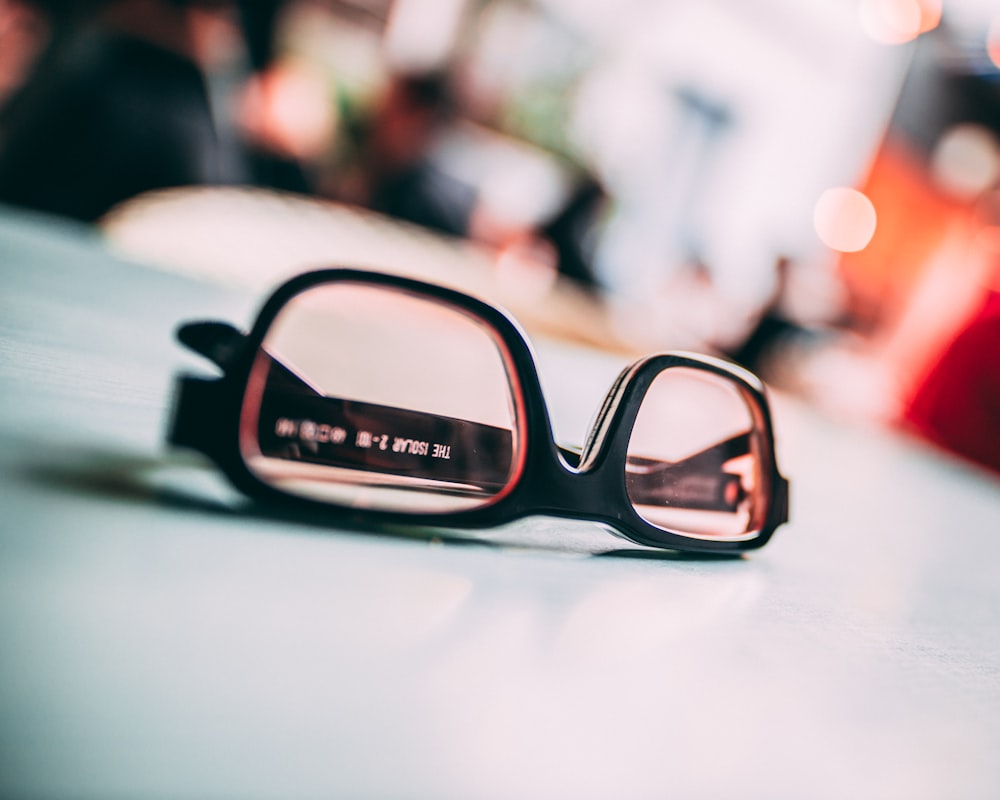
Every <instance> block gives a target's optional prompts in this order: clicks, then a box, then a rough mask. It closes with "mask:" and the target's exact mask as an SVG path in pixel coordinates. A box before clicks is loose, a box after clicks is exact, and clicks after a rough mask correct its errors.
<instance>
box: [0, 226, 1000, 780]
mask: <svg viewBox="0 0 1000 800" xmlns="http://www.w3.org/2000/svg"><path fill="white" fill-rule="evenodd" d="M0 287H2V288H0V506H2V508H3V517H2V519H3V522H2V525H0V641H2V643H3V644H2V648H0V796H14V797H74V798H81V797H100V798H114V797H127V798H137V797H171V798H173V797H197V798H207V797H241V798H243V797H271V796H274V797H282V798H288V797H352V798H353V797H394V798H395V797H433V798H446V797H456V798H472V797H496V798H512V797H539V798H549V797H572V798H587V797H601V798H604V797H666V796H669V797H713V798H717V797H741V798H745V797H766V798H802V797H810V798H843V797H848V796H850V797H900V798H908V799H910V800H912V798H923V797H926V798H942V797H949V798H958V797H981V798H995V797H998V796H1000V759H998V758H997V756H996V753H997V749H998V747H1000V625H998V624H997V623H998V620H997V609H998V607H1000V484H998V483H997V481H996V479H995V478H992V477H990V476H988V475H985V474H983V473H980V472H978V471H977V470H975V469H973V468H971V467H968V466H965V465H963V464H960V463H958V462H956V461H953V460H950V459H948V458H946V457H944V456H942V455H940V454H937V453H935V452H933V451H931V450H929V449H927V448H925V447H923V446H921V445H919V444H917V443H915V442H912V441H908V440H905V439H902V438H900V437H897V436H894V435H892V434H890V433H887V432H884V431H880V430H874V429H870V428H861V427H850V426H847V425H845V424H843V423H839V422H835V421H831V420H829V419H826V418H824V417H822V416H821V415H819V414H818V413H816V412H814V411H812V410H810V409H809V408H806V407H803V406H802V405H800V404H798V403H796V402H795V401H794V400H791V399H789V398H784V397H778V398H776V424H777V433H778V437H779V452H780V455H781V457H782V459H783V463H782V467H783V469H784V471H785V472H786V473H787V474H788V475H789V476H790V478H791V480H792V498H791V499H792V515H793V521H792V523H791V524H790V525H788V526H787V527H785V528H783V529H781V530H780V531H779V532H778V534H777V535H776V536H775V539H774V540H773V541H772V543H771V544H770V545H768V547H767V548H765V549H764V550H762V551H760V552H758V553H755V554H753V555H752V556H750V557H747V558H743V559H737V560H710V559H697V558H680V557H676V556H674V557H672V556H671V555H670V554H666V553H652V552H650V551H645V550H641V549H633V548H629V547H628V546H627V545H625V543H623V542H622V541H620V540H618V539H615V538H613V537H611V536H610V535H608V534H606V533H605V532H604V531H603V530H601V529H600V528H598V527H596V526H593V525H589V524H584V523H568V522H564V521H555V520H548V519H530V520H525V521H522V522H520V523H517V524H515V525H510V526H507V527H504V528H501V529H498V530H495V531H489V532H481V533H469V532H465V533H457V532H453V531H443V530H426V529H419V530H407V529H401V530H392V531H386V532H383V533H373V532H371V531H359V530H349V529H342V528H337V527H333V526H320V525H317V524H314V523H311V522H308V521H306V520H302V519H295V518H289V517H282V516H279V515H277V514H276V513H274V512H271V511H268V510H267V509H262V508H259V507H256V506H254V505H253V504H252V503H250V502H249V501H246V500H244V499H243V498H241V497H240V496H239V495H237V494H236V493H235V492H234V491H232V490H231V489H229V488H228V487H227V486H226V484H225V483H224V482H222V480H221V479H220V478H219V477H218V476H217V475H216V473H215V472H214V471H213V470H211V469H210V468H208V467H207V466H206V465H205V464H204V463H203V462H200V461H198V460H197V459H196V458H195V457H193V456H188V455H184V454H178V453H174V452H170V451H168V450H167V449H166V448H165V447H164V445H163V443H162V436H163V429H164V424H165V416H166V414H167V409H168V406H169V397H170V387H171V383H172V376H173V375H174V374H175V373H176V372H177V371H178V370H180V369H192V368H194V369H205V367H204V365H203V364H200V363H199V362H198V361H197V360H196V359H194V358H193V357H191V356H189V355H187V354H185V353H184V352H183V351H182V350H181V349H180V348H179V347H178V346H176V345H175V344H174V342H173V338H172V331H173V328H174V327H175V325H176V323H177V322H178V321H180V320H183V319H190V318H198V317H207V318H221V319H229V320H231V321H233V322H235V323H237V324H241V325H247V324H248V323H249V322H250V321H251V319H252V316H253V314H254V312H255V310H256V308H257V307H258V305H259V303H260V301H261V300H262V296H261V293H260V292H257V291H253V290H250V289H249V288H247V287H244V288H242V289H240V288H233V287H232V286H227V285H224V284H220V283H212V282H211V281H208V280H198V279H196V278H193V277H191V276H190V275H186V276H183V275H179V274H171V273H170V272H168V271H164V270H162V269H155V268H151V267H147V266H141V265H139V264H136V263H129V262H126V261H124V260H121V259H120V258H118V257H115V256H113V255H111V254H110V253H109V252H108V250H107V248H106V246H105V244H104V242H103V241H102V240H101V239H100V238H99V236H98V235H97V234H96V233H95V232H94V231H92V230H90V229H84V228H77V227H72V226H62V227H60V226H55V225H53V224H51V222H50V221H48V220H45V219H42V218H38V217H33V216H27V215H24V214H21V213H19V212H14V211H12V210H9V209H8V210H3V211H0ZM536 346H537V350H538V355H539V361H540V369H541V372H542V380H543V385H544V388H545V389H546V390H547V392H548V394H549V399H550V401H551V404H552V407H553V416H554V418H555V419H554V422H555V425H556V429H557V432H559V433H560V434H561V435H563V436H565V437H567V438H569V439H575V438H579V436H581V435H582V431H583V426H584V425H585V424H586V422H587V419H588V418H589V417H590V415H591V413H592V412H593V410H594V407H595V406H596V404H597V403H598V402H599V401H600V399H601V397H602V394H603V392H604V390H605V389H606V388H607V386H608V385H609V384H610V381H611V379H612V377H613V376H614V374H615V373H616V372H617V370H618V368H619V366H620V363H621V361H620V357H618V356H613V355H608V354H601V353H598V352H595V351H589V350H586V349H584V348H581V347H579V346H577V345H569V344H566V343H560V342H558V341H555V340H551V339H541V338H540V339H539V340H538V341H536Z"/></svg>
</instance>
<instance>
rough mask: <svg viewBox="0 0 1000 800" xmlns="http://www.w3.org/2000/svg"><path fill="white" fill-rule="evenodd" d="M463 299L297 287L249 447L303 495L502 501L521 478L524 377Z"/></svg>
mask: <svg viewBox="0 0 1000 800" xmlns="http://www.w3.org/2000/svg"><path fill="white" fill-rule="evenodd" d="M509 363H510V359H509V357H508V355H507V352H506V350H505V346H504V345H503V343H502V341H501V340H500V339H499V338H498V335H497V334H496V333H495V332H494V331H493V330H492V329H491V328H489V327H488V326H486V325H485V324H484V323H482V322H481V321H479V320H478V319H476V318H475V317H473V316H470V315H469V314H467V313H465V312H464V311H462V310H461V309H459V308H457V307H454V306H451V305H449V304H447V303H445V302H442V301H440V300H435V299H429V298H424V297H420V296H417V295H414V294H410V293H407V292H405V291H403V290H400V289H396V288H390V287H380V286H369V285H364V284H355V283H349V282H344V283H335V284H327V285H324V286H318V287H315V288H313V289H310V290H307V291H305V292H303V293H301V294H299V295H297V296H295V297H294V298H293V299H292V300H291V301H289V303H288V304H287V305H286V306H285V307H284V308H283V309H282V311H281V312H280V313H279V315H278V316H277V318H276V319H275V320H274V322H273V324H272V326H271V328H270V329H269V330H268V332H267V335H266V337H265V339H264V341H263V344H262V347H261V349H260V351H259V352H258V354H257V356H256V360H255V363H254V366H253V368H252V370H251V375H250V380H249V382H248V388H247V391H246V395H245V398H244V402H243V410H242V417H241V434H240V449H241V452H242V455H243V458H244V461H245V462H246V464H247V466H248V468H249V469H250V471H251V472H252V473H254V474H255V475H256V476H257V477H258V478H260V479H261V480H262V481H264V482H265V483H267V484H269V485H272V486H276V487H278V488H280V489H282V490H284V491H286V492H288V493H290V494H294V495H298V496H302V497H307V498H311V499H315V500H321V501H325V502H332V503H337V504H340V505H344V506H350V507H355V508H363V509H369V510H381V511H402V512H423V513H443V512H454V511H464V510H469V509H472V508H477V507H479V506H482V505H485V504H487V503H489V502H490V501H491V500H492V499H494V498H495V497H496V496H497V495H498V494H500V493H502V492H503V491H504V490H505V489H507V488H508V487H509V485H510V484H511V483H512V481H513V480H514V479H515V476H516V471H517V465H518V463H519V456H520V448H521V447H522V446H523V445H522V442H523V436H522V435H521V433H520V430H519V425H520V424H523V423H521V422H520V420H521V418H522V415H521V413H520V412H519V410H518V408H519V395H518V391H519V390H518V389H517V388H516V387H517V385H518V384H517V380H516V378H515V377H514V375H513V373H512V371H511V368H510V367H509Z"/></svg>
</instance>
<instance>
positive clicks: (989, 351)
mask: <svg viewBox="0 0 1000 800" xmlns="http://www.w3.org/2000/svg"><path fill="white" fill-rule="evenodd" d="M905 419H906V421H907V422H908V423H909V424H910V425H911V426H913V427H914V428H915V429H916V430H917V432H919V433H920V434H922V435H923V436H925V437H926V438H927V439H929V440H930V441H932V442H934V443H936V444H938V445H940V446H942V447H945V448H946V449H948V450H951V451H953V452H955V453H958V454H959V455H961V456H964V457H966V458H969V459H972V460H973V461H976V462H978V463H980V464H983V465H985V466H987V467H989V468H990V469H993V470H995V471H997V472H998V473H1000V292H991V293H990V294H989V295H988V296H987V298H986V300H985V302H984V303H983V305H982V307H981V308H980V309H979V312H978V313H977V314H975V315H974V316H973V317H972V319H971V320H970V321H969V323H968V324H967V325H966V326H965V327H964V328H963V329H962V330H961V331H960V332H959V334H958V336H957V337H956V338H955V340H954V341H953V342H952V343H951V345H950V346H949V347H948V348H947V349H946V350H945V352H944V355H943V356H942V357H941V359H940V360H939V361H938V363H937V364H936V365H935V366H934V368H933V369H932V370H931V372H930V374H929V375H928V376H927V378H926V379H925V380H924V381H923V383H922V384H921V385H920V387H919V388H918V389H917V392H916V395H915V396H914V398H913V400H912V401H911V403H910V405H909V407H908V408H907V410H906V414H905Z"/></svg>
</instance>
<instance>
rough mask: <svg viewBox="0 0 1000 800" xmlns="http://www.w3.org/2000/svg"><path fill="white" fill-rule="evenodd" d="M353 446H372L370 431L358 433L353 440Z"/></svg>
mask: <svg viewBox="0 0 1000 800" xmlns="http://www.w3.org/2000/svg"><path fill="white" fill-rule="evenodd" d="M354 444H356V445H357V446H358V447H366V448H367V447H371V446H372V435H371V432H370V431H358V435H357V438H355V440H354Z"/></svg>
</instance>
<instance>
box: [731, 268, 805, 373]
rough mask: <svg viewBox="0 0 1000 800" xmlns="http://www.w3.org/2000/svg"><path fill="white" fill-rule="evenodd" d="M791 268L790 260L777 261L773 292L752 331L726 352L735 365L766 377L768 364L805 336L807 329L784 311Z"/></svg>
mask: <svg viewBox="0 0 1000 800" xmlns="http://www.w3.org/2000/svg"><path fill="white" fill-rule="evenodd" d="M791 268H792V262H791V260H789V259H788V258H786V257H782V258H779V259H778V260H777V262H776V263H775V274H774V285H773V288H772V290H771V293H770V295H769V296H768V297H767V299H766V300H765V301H764V302H763V303H762V304H761V307H760V309H759V311H758V312H757V317H756V321H755V322H754V324H753V327H752V328H751V329H750V330H749V332H748V333H747V335H746V337H745V338H744V339H743V340H742V341H741V342H740V343H739V344H738V345H737V346H736V347H734V348H731V349H729V350H728V351H727V352H726V355H727V356H728V357H729V358H731V359H732V360H733V361H735V362H736V363H738V364H742V365H743V366H744V367H746V368H747V369H750V370H752V371H754V372H759V373H761V374H764V373H767V372H768V362H769V360H770V359H771V358H773V357H774V356H775V355H776V354H777V353H778V352H779V351H780V350H781V348H782V347H785V346H787V345H788V344H789V343H790V342H791V341H792V340H793V339H797V338H801V337H803V336H805V335H806V331H805V329H804V328H803V327H802V326H801V325H800V324H799V323H797V322H796V321H794V320H792V319H791V318H790V316H789V315H788V313H787V312H786V310H785V305H786V298H787V294H788V282H789V271H790V270H791ZM725 349H726V348H724V350H725Z"/></svg>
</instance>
